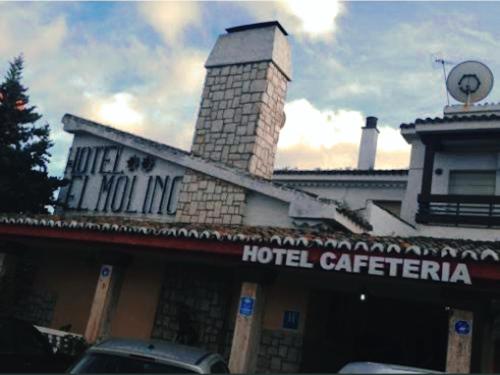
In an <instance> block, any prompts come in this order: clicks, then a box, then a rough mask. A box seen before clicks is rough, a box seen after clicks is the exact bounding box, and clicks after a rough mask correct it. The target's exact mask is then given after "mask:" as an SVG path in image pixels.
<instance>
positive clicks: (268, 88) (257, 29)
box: [176, 21, 292, 224]
mask: <svg viewBox="0 0 500 375" xmlns="http://www.w3.org/2000/svg"><path fill="white" fill-rule="evenodd" d="M226 31H227V34H223V35H221V36H219V38H218V39H217V42H216V44H215V46H214V48H213V49H212V52H211V53H210V55H209V57H208V60H207V62H206V64H205V67H206V69H207V75H206V78H205V85H204V88H203V94H202V98H201V104H200V110H199V114H198V119H197V121H196V129H195V133H194V137H193V145H192V148H191V151H192V152H193V154H194V155H198V156H201V157H203V158H206V159H209V160H213V161H216V162H221V163H224V164H226V165H227V166H229V167H232V168H235V169H239V170H241V171H243V172H246V173H250V174H252V175H255V176H258V177H262V178H266V179H271V177H272V174H273V169H274V159H275V155H276V148H277V145H278V137H279V132H280V130H281V128H282V127H283V125H284V122H285V114H284V111H283V110H284V106H285V97H286V90H287V84H288V82H289V81H290V80H291V77H292V74H291V51H290V45H289V44H288V41H287V32H286V31H285V30H284V29H283V27H282V26H281V25H280V24H279V23H278V22H276V21H273V22H265V23H258V24H252V25H245V26H238V27H232V28H229V29H226ZM245 204H246V192H245V190H244V189H243V188H241V187H239V186H236V185H232V184H229V183H227V182H224V181H221V180H216V179H214V178H212V177H210V176H208V175H204V174H201V173H196V172H194V171H190V170H187V171H186V174H185V175H184V178H183V184H182V188H181V192H180V195H179V201H178V205H177V215H176V220H177V221H179V222H190V223H208V224H241V223H242V222H243V215H244V211H245Z"/></svg>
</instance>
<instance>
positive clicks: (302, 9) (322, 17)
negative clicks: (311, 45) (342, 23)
mask: <svg viewBox="0 0 500 375" xmlns="http://www.w3.org/2000/svg"><path fill="white" fill-rule="evenodd" d="M281 4H282V6H283V7H284V9H285V10H286V11H287V12H289V13H290V14H291V15H292V16H293V17H295V18H297V20H298V21H299V22H300V31H301V33H302V34H305V35H307V36H308V37H310V38H312V39H321V38H326V39H331V37H332V35H333V33H334V32H335V31H336V28H337V24H336V20H337V17H338V16H339V15H340V14H341V13H342V12H343V11H344V6H343V4H342V3H341V2H339V1H336V0H333V1H332V0H330V1H303V0H286V1H282V2H281Z"/></svg>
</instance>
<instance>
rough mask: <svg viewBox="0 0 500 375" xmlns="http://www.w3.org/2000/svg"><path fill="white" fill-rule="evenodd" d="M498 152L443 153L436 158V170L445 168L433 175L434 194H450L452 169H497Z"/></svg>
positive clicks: (432, 191) (439, 153) (437, 154)
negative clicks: (439, 173)
mask: <svg viewBox="0 0 500 375" xmlns="http://www.w3.org/2000/svg"><path fill="white" fill-rule="evenodd" d="M497 162H498V154H497V153H493V152H490V153H477V152H476V153H465V154H463V153H462V154H460V153H443V152H437V153H436V155H435V158H434V171H435V170H436V169H438V168H440V169H442V170H443V173H442V174H441V175H437V174H436V173H433V175H432V190H431V193H432V194H448V184H449V176H450V171H459V170H464V171H492V170H496V169H497Z"/></svg>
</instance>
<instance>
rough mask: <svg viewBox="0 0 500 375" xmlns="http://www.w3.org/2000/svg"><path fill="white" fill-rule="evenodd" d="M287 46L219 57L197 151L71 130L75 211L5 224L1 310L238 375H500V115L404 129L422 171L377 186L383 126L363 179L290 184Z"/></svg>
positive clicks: (234, 47) (249, 34)
mask: <svg viewBox="0 0 500 375" xmlns="http://www.w3.org/2000/svg"><path fill="white" fill-rule="evenodd" d="M288 38H290V36H288V34H287V32H286V31H285V30H284V28H283V27H282V26H281V25H280V24H279V23H278V22H268V23H261V24H253V25H247V26H240V27H234V28H229V29H227V32H226V33H225V34H223V35H221V36H220V37H219V38H218V39H217V42H216V43H215V46H214V47H213V49H212V51H211V53H210V55H209V56H208V59H207V61H206V64H205V67H206V78H205V83H204V88H203V93H202V97H201V102H200V107H199V112H198V117H197V121H196V125H195V133H194V138H193V144H192V147H191V151H184V150H180V149H177V148H174V147H171V146H168V145H165V144H162V143H158V142H156V141H153V140H148V139H144V138H142V137H140V136H137V135H134V134H130V133H126V132H123V131H120V130H117V129H114V128H112V127H109V126H106V125H102V124H98V123H95V122H92V121H90V120H87V119H83V118H79V117H77V116H74V115H70V114H67V115H65V116H64V118H63V120H62V121H63V123H64V129H65V130H66V131H67V132H69V133H71V134H73V136H74V138H73V143H72V146H71V148H70V150H69V152H68V161H67V166H66V169H65V177H66V178H67V179H68V180H69V181H70V182H69V184H68V185H67V186H65V187H64V188H63V189H62V190H61V192H60V195H59V202H60V203H61V207H62V208H60V209H59V211H58V212H57V213H56V215H49V216H43V217H27V216H15V217H13V216H6V217H0V253H1V254H0V259H1V261H0V278H1V280H2V281H1V285H2V287H1V288H0V300H1V303H2V309H7V308H10V309H11V310H12V312H14V313H16V314H17V316H19V317H21V318H23V319H26V320H28V321H30V322H33V323H35V324H36V325H38V326H44V327H48V328H53V329H59V328H60V327H62V326H67V327H68V326H70V327H71V328H70V331H71V332H72V333H74V334H75V335H78V334H79V335H83V336H84V337H85V339H86V340H87V341H88V342H91V343H92V342H95V341H96V340H99V339H102V338H105V337H109V336H117V337H136V338H161V339H165V340H171V341H172V340H175V341H178V342H183V343H187V344H190V345H195V346H200V347H204V348H207V349H211V350H214V351H217V352H219V353H221V354H223V355H224V356H225V357H226V358H227V359H228V361H229V365H230V368H231V370H232V371H233V372H299V371H300V372H335V371H337V370H338V369H339V368H340V367H341V366H343V365H344V364H345V363H347V362H350V361H357V360H370V361H377V362H388V363H399V364H403V365H410V366H417V367H424V368H430V369H436V370H441V371H444V370H446V371H449V372H470V371H474V372H494V371H500V363H499V357H500V351H499V350H500V349H499V347H500V344H499V342H500V341H499V340H500V232H499V227H500V142H499V136H500V105H493V104H484V105H468V106H463V105H461V104H460V105H452V106H447V107H445V109H444V113H443V117H439V118H425V119H417V120H415V121H413V122H409V123H405V124H402V125H401V136H402V137H404V139H405V140H406V141H407V142H408V143H409V144H410V145H411V160H410V166H409V168H408V169H405V170H376V169H374V162H375V155H376V145H377V136H378V129H377V119H376V118H375V117H368V118H367V121H366V126H365V127H363V130H362V139H361V141H360V150H359V165H358V169H355V170H274V159H275V154H276V147H277V142H278V138H279V133H280V130H281V128H282V127H283V126H284V124H285V115H284V112H283V108H284V104H285V100H286V92H287V87H288V85H289V84H291V81H292V64H291V51H290V47H289V43H288ZM318 74H319V73H318ZM304 126H307V124H304ZM166 136H168V135H166Z"/></svg>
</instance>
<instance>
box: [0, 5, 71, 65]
mask: <svg viewBox="0 0 500 375" xmlns="http://www.w3.org/2000/svg"><path fill="white" fill-rule="evenodd" d="M33 10H35V12H33ZM35 13H36V14H35ZM0 14H2V19H1V21H0V56H2V57H7V58H11V57H13V56H14V55H18V54H19V53H21V52H23V53H24V55H25V57H26V58H27V59H32V60H35V59H41V58H45V57H46V56H49V55H50V54H52V53H53V52H54V51H56V50H57V49H59V48H60V47H61V45H62V43H63V42H64V40H65V38H66V36H67V24H66V19H65V18H64V16H56V17H50V18H49V19H47V17H46V14H45V12H44V9H43V7H40V6H33V7H21V6H18V5H15V4H9V3H4V4H0ZM28 25H29V26H28Z"/></svg>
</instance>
